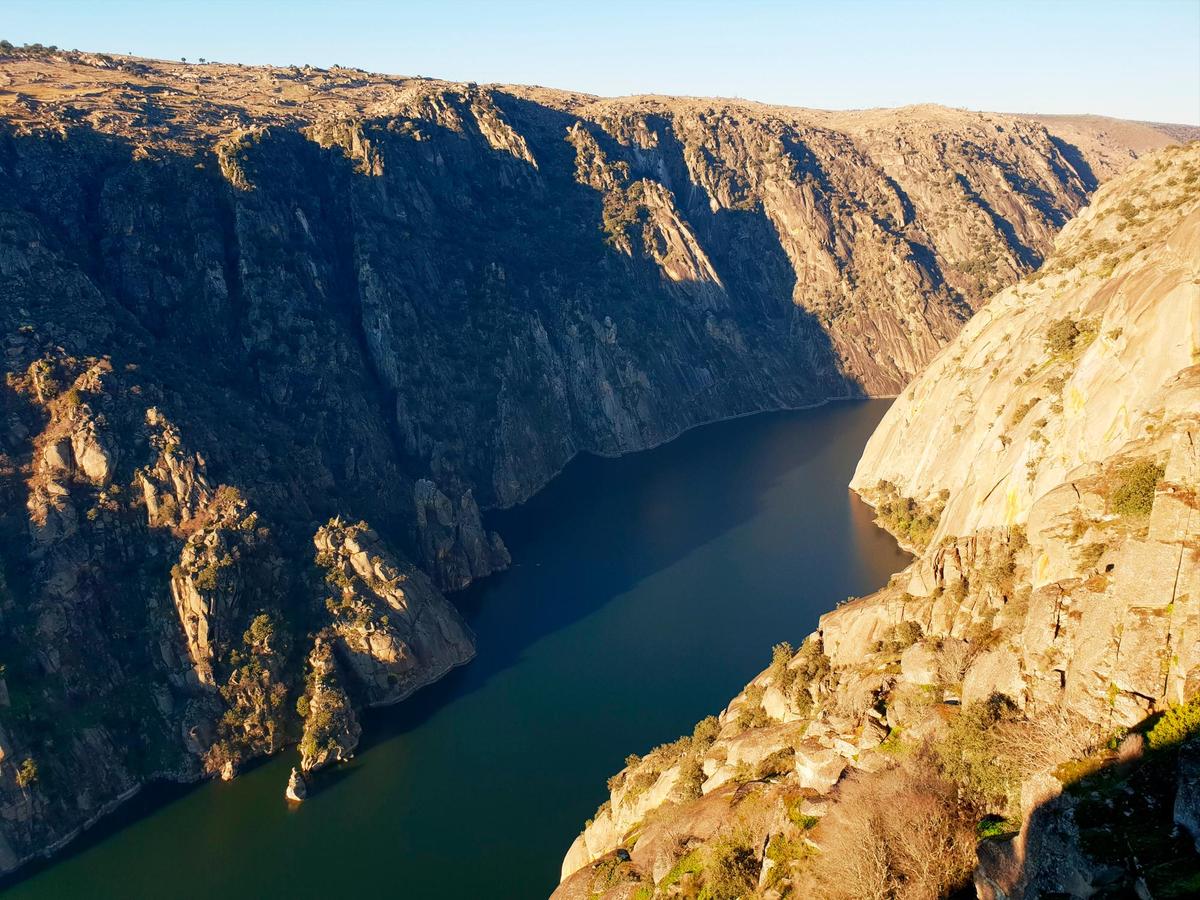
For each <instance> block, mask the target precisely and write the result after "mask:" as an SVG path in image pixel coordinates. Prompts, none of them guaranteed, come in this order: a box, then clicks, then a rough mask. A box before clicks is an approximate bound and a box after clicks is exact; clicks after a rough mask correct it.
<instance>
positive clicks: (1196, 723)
mask: <svg viewBox="0 0 1200 900" xmlns="http://www.w3.org/2000/svg"><path fill="white" fill-rule="evenodd" d="M1197 732H1200V697H1193V698H1192V699H1191V700H1189V701H1188V702H1187V703H1181V704H1179V705H1178V706H1172V707H1171V708H1170V709H1168V710H1167V711H1166V712H1164V713H1163V714H1162V716H1161V717H1160V718H1159V720H1158V721H1157V722H1155V723H1154V725H1153V727H1152V728H1151V729H1150V730H1149V731H1147V732H1146V743H1147V744H1149V745H1150V749H1151V750H1160V749H1162V748H1163V747H1170V746H1172V745H1174V744H1181V743H1183V742H1184V741H1185V740H1187V739H1188V738H1189V737H1191V736H1192V735H1193V734H1196V733H1197Z"/></svg>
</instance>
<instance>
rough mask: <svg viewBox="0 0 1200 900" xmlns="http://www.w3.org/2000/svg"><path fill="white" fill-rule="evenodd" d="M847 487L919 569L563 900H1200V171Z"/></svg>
mask: <svg viewBox="0 0 1200 900" xmlns="http://www.w3.org/2000/svg"><path fill="white" fill-rule="evenodd" d="M853 487H854V488H855V489H856V490H857V491H859V492H860V493H861V494H862V495H863V496H865V497H866V498H868V499H869V500H870V501H871V502H873V503H874V504H875V505H876V508H877V510H878V512H879V521H880V524H882V525H883V526H884V527H887V528H889V529H891V530H892V531H893V532H894V533H895V534H896V535H897V537H898V538H899V539H900V540H901V541H902V542H903V543H904V544H906V545H907V546H909V547H910V548H911V549H912V550H913V551H914V553H915V554H916V559H915V561H914V562H913V563H912V564H911V565H910V566H909V567H908V568H907V569H906V570H905V571H903V572H901V573H898V574H897V575H896V576H894V577H893V578H892V579H891V581H890V583H889V584H888V586H887V587H885V588H884V589H883V590H881V591H879V592H878V593H876V594H874V595H871V596H869V597H864V598H861V599H858V600H853V601H851V602H848V603H846V604H845V605H842V606H840V607H839V608H838V609H836V610H835V611H833V612H830V613H828V614H827V615H825V616H823V617H822V619H821V623H820V628H819V630H818V631H817V632H816V633H815V634H813V635H812V636H810V637H809V638H808V640H807V641H806V642H805V644H804V645H803V647H802V648H800V650H799V651H796V652H795V653H793V652H792V651H791V649H790V648H786V647H780V648H777V649H776V654H775V659H774V661H773V663H772V665H771V667H770V668H769V669H767V670H766V671H765V672H763V673H762V674H761V675H760V676H759V677H758V678H756V679H755V680H754V681H753V682H752V683H751V684H750V685H749V686H748V687H747V688H746V690H745V691H744V692H743V693H742V694H740V695H739V696H738V697H736V698H735V699H734V700H733V701H732V702H731V703H730V705H729V706H728V707H727V708H726V709H725V710H724V711H723V712H722V713H721V715H720V717H719V718H717V719H710V720H706V721H705V722H702V723H700V725H698V726H697V729H696V732H695V733H694V734H693V735H692V736H689V737H685V738H682V739H681V740H680V741H678V742H675V743H674V744H669V745H665V746H663V747H659V748H656V749H655V750H654V751H652V752H651V753H649V754H647V755H646V756H645V757H644V758H638V757H632V758H631V759H630V760H629V765H628V766H627V768H626V769H625V770H623V771H622V772H621V773H619V774H618V775H616V776H614V778H613V779H612V780H611V781H610V783H609V787H610V791H611V797H610V800H609V801H608V802H606V803H605V804H604V806H602V807H601V809H600V810H599V811H598V812H597V814H596V816H595V818H594V820H592V821H590V822H589V823H588V824H587V826H586V827H585V829H584V831H583V833H582V834H581V835H580V836H579V837H578V838H577V839H576V841H575V843H574V844H573V845H572V847H571V849H570V852H569V853H568V854H567V857H566V859H565V860H564V863H563V879H564V881H563V884H562V885H560V887H559V889H558V891H557V892H556V893H555V897H556V898H564V900H565V898H572V897H584V896H601V897H606V898H618V897H621V898H627V897H638V898H650V897H657V896H674V895H676V894H679V895H681V896H694V895H696V892H700V893H699V895H700V896H764V897H783V896H822V897H863V896H878V897H932V896H939V895H941V894H943V893H945V892H946V891H948V890H950V889H951V888H952V887H953V886H954V885H955V884H956V883H959V884H961V883H962V882H963V881H964V880H966V879H967V878H968V876H969V875H971V869H972V867H974V874H973V877H974V882H975V886H976V890H977V893H978V895H979V896H980V897H981V898H988V900H993V898H1035V897H1042V896H1070V897H1091V896H1102V897H1118V896H1121V897H1124V896H1135V895H1136V896H1155V897H1160V896H1188V895H1190V893H1191V892H1194V890H1195V889H1196V886H1197V884H1200V856H1197V854H1196V852H1195V851H1196V849H1197V848H1200V831H1198V830H1197V822H1198V821H1200V820H1198V819H1197V813H1196V810H1197V808H1198V803H1200V794H1198V793H1197V787H1196V785H1197V781H1196V774H1195V773H1196V771H1197V768H1196V758H1197V754H1200V736H1197V733H1198V732H1200V606H1198V605H1197V604H1198V603H1200V503H1198V500H1197V497H1198V492H1200V144H1194V143H1193V144H1191V145H1189V146H1188V147H1187V148H1186V149H1183V148H1169V149H1167V150H1165V151H1162V152H1160V153H1158V154H1156V155H1154V156H1152V157H1148V158H1146V159H1143V160H1141V161H1139V162H1138V163H1136V164H1135V165H1134V166H1132V167H1131V168H1130V170H1129V171H1128V172H1127V173H1125V174H1124V175H1123V176H1121V177H1119V178H1116V179H1114V180H1113V181H1112V182H1110V183H1109V184H1107V185H1105V186H1104V187H1102V188H1101V189H1100V190H1099V191H1098V192H1097V193H1096V195H1095V197H1094V198H1093V202H1092V204H1091V205H1090V206H1089V207H1088V208H1087V209H1086V210H1084V211H1083V212H1082V213H1081V214H1080V216H1079V217H1077V219H1076V220H1075V221H1073V222H1072V223H1070V224H1069V225H1068V226H1067V227H1066V228H1065V229H1064V230H1063V232H1062V234H1061V235H1060V236H1059V238H1058V240H1057V242H1056V246H1055V250H1054V253H1053V254H1052V255H1051V256H1050V258H1049V259H1048V261H1047V262H1046V264H1045V265H1044V266H1043V267H1042V268H1041V269H1040V270H1039V272H1038V273H1037V274H1035V275H1033V276H1030V277H1029V278H1027V279H1025V280H1024V281H1022V282H1021V283H1019V284H1018V285H1016V286H1014V287H1012V288H1008V289H1006V290H1004V291H1002V292H1000V293H999V294H998V295H997V296H996V297H994V298H993V299H992V300H991V301H990V302H989V303H987V304H986V305H984V306H983V307H982V308H981V309H980V311H979V312H978V313H977V314H976V315H975V317H974V318H973V319H972V320H971V321H970V322H969V323H968V324H967V326H966V327H965V328H964V329H963V331H962V332H961V333H960V334H959V336H958V337H957V338H956V339H955V340H954V341H953V342H952V343H951V344H950V346H949V347H947V348H946V349H945V350H943V351H942V352H941V353H940V354H939V355H938V356H937V357H936V358H935V359H934V360H933V361H932V362H931V363H930V365H929V366H928V368H927V369H926V370H925V372H923V373H922V374H921V375H920V376H918V377H917V378H916V379H915V381H914V382H913V383H912V384H911V385H910V386H909V387H908V388H907V389H906V390H905V391H904V392H903V393H902V395H901V396H900V397H899V399H897V401H896V403H895V404H894V405H893V406H892V408H891V409H890V410H889V411H888V413H887V414H886V416H885V417H884V419H883V421H882V422H881V424H880V425H879V427H878V429H877V430H876V432H875V434H874V435H873V437H872V438H871V440H870V442H869V443H868V445H867V447H866V450H865V452H864V454H863V457H862V460H861V461H860V463H859V466H858V469H857V471H856V473H855V476H854V481H853ZM1189 734H1191V735H1192V737H1191V739H1190V742H1188V743H1185V744H1183V745H1182V747H1181V746H1180V741H1186V740H1187V738H1188V735H1189ZM1106 746H1107V747H1108V748H1110V749H1105V747H1106ZM977 826H979V827H977ZM981 834H982V835H995V836H994V837H991V836H989V837H986V838H985V839H984V840H983V841H982V842H981V843H980V844H979V845H978V848H977V849H976V846H975V845H976V841H977V840H978V837H979V835H981ZM689 892H691V893H689ZM705 892H707V893H705Z"/></svg>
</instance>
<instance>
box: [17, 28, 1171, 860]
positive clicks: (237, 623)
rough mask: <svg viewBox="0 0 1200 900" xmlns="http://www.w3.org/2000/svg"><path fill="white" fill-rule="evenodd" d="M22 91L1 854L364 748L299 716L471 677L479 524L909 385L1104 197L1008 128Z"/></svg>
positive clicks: (492, 549)
mask: <svg viewBox="0 0 1200 900" xmlns="http://www.w3.org/2000/svg"><path fill="white" fill-rule="evenodd" d="M0 72H2V73H3V76H4V79H5V82H6V93H5V94H4V95H3V96H0V325H2V327H0V332H2V336H3V342H4V343H3V348H2V350H3V360H4V367H5V372H6V379H5V382H4V385H3V387H0V536H2V540H0V571H3V572H4V573H5V578H4V582H3V587H0V616H2V617H3V628H4V632H5V637H6V644H5V647H6V649H5V659H4V664H5V666H6V670H5V674H4V678H3V682H4V686H5V690H6V691H7V695H8V698H9V704H8V705H7V706H5V707H3V708H2V709H0V724H2V726H3V737H2V738H0V745H2V746H3V748H4V757H3V760H0V868H4V869H7V868H11V867H12V866H14V865H16V864H17V863H18V862H19V861H20V860H22V859H26V858H28V857H29V856H31V855H32V854H36V853H38V852H41V851H43V850H46V849H48V848H52V847H54V846H57V845H59V844H60V843H61V842H62V841H64V840H66V839H69V837H70V836H71V835H73V834H74V833H76V832H77V830H78V829H79V828H80V827H82V826H83V825H84V824H85V823H88V822H90V821H92V820H94V819H95V818H96V817H98V816H99V815H102V814H103V813H104V812H106V811H107V810H109V809H111V808H112V806H113V805H115V804H116V803H119V802H120V801H121V800H122V799H123V798H125V797H127V796H129V795H130V793H131V792H133V791H135V790H137V789H138V787H139V786H140V785H142V784H145V783H146V782H147V781H149V780H152V779H155V778H164V777H166V778H176V779H191V778H196V777H200V776H201V775H203V774H206V773H207V774H220V775H222V776H232V775H234V774H236V772H237V771H238V769H239V767H241V766H243V765H245V764H246V763H247V762H248V761H249V760H251V759H252V758H254V757H256V756H260V755H262V754H266V753H272V752H275V751H277V750H278V749H279V748H281V747H283V746H286V745H288V744H290V743H292V742H295V741H297V740H299V739H302V736H303V735H304V734H309V735H310V736H311V735H312V734H317V733H320V734H321V735H324V737H329V738H330V740H331V741H332V743H330V742H329V741H325V740H324V738H322V741H318V742H316V743H318V744H320V746H322V747H325V748H326V749H325V750H321V751H318V752H316V754H315V755H310V757H309V758H310V761H313V764H314V765H315V764H317V763H316V760H318V759H320V758H322V756H321V754H322V753H325V756H324V757H323V758H324V759H326V760H329V759H336V758H338V757H339V756H345V755H348V754H349V753H350V752H351V750H352V744H353V739H352V738H351V735H352V734H354V733H355V730H354V726H351V725H350V724H349V716H348V714H347V715H346V716H340V714H339V716H332V718H334V719H336V720H338V721H339V722H341V723H342V724H344V725H345V727H342V724H339V725H337V727H334V728H333V729H332V731H329V730H328V729H324V728H323V729H318V731H316V732H314V731H313V729H314V728H315V727H316V726H315V725H314V724H313V722H310V718H311V717H306V718H304V721H301V716H300V715H299V713H298V710H297V701H299V700H300V699H301V698H307V702H308V704H309V711H310V713H311V710H312V706H313V704H314V698H315V703H316V706H317V708H318V710H319V711H320V710H325V711H333V710H340V711H343V712H344V711H346V710H350V711H352V707H353V706H354V703H355V702H367V703H385V702H392V701H394V700H398V699H400V698H402V697H403V696H405V695H406V694H407V693H409V692H410V691H411V690H413V689H415V688H417V687H419V686H420V685H422V684H426V683H428V682H429V681H430V680H432V679H433V678H435V677H437V676H438V675H439V674H441V673H443V672H445V671H446V670H447V669H448V668H449V667H450V666H453V665H457V664H459V663H461V662H463V661H465V660H466V659H467V658H469V656H470V653H471V651H472V643H471V638H470V635H469V633H468V632H467V631H466V629H465V626H464V625H463V623H462V622H461V620H460V619H459V618H458V617H457V615H456V614H455V613H454V611H453V608H452V607H451V606H450V604H449V603H448V602H447V601H446V600H445V598H444V597H443V596H442V595H441V594H440V593H439V590H440V589H451V588H457V587H461V586H463V585H464V584H466V583H467V582H468V581H469V580H470V579H473V578H478V577H481V576H483V575H486V574H487V573H489V572H491V571H494V570H496V569H497V568H498V567H502V566H503V565H505V564H506V562H507V553H506V551H505V550H504V547H503V544H502V542H501V541H500V540H499V539H498V538H497V537H496V536H495V535H493V534H490V533H488V532H487V531H486V530H485V529H484V527H483V525H482V521H481V518H480V514H479V509H480V507H482V508H485V509H486V508H488V507H494V506H504V505H510V504H513V503H517V502H520V501H522V500H524V499H526V498H528V497H529V496H530V495H531V494H532V493H533V492H534V491H536V490H537V489H538V488H539V487H541V486H542V485H544V484H545V483H546V482H547V481H548V480H549V479H550V478H551V477H553V475H554V474H555V473H557V472H558V471H559V470H560V469H561V468H562V466H563V465H564V464H566V463H567V461H568V460H570V459H571V457H572V456H573V455H575V454H576V453H579V452H584V451H591V452H597V453H621V452H627V451H632V450H638V449H642V448H645V447H648V446H651V445H654V444H657V443H660V442H662V441H664V440H667V439H669V438H671V437H673V436H674V435H676V434H678V433H679V432H681V431H682V430H684V429H686V428H688V427H691V426H693V425H696V424H698V423H700V422H704V421H709V420H713V419H718V418H722V417H727V416H732V415H738V414H743V413H748V412H753V411H757V410H763V409H776V408H780V407H785V406H799V405H806V404H811V403H815V402H820V401H822V400H825V399H828V398H830V397H843V396H856V395H862V394H864V393H873V394H879V393H884V394H890V393H894V392H896V391H898V390H900V389H901V387H902V386H903V384H904V383H905V382H906V381H907V380H908V378H909V377H910V376H911V375H912V374H913V373H915V372H916V371H917V370H918V369H919V368H920V366H921V365H922V364H923V363H924V362H925V361H926V360H928V359H929V358H930V357H931V356H932V355H933V354H935V353H936V352H937V350H938V349H939V348H940V347H941V346H942V345H943V344H944V343H945V342H946V341H948V340H949V339H950V338H951V337H952V336H953V335H954V333H955V332H956V331H957V330H958V329H959V327H960V326H961V324H962V322H963V321H964V319H965V318H966V317H967V315H968V313H969V312H970V310H971V309H972V308H974V307H975V306H977V305H979V303H980V302H981V301H982V300H983V299H984V298H985V297H986V296H987V295H988V294H989V293H991V292H992V290H993V289H994V288H996V287H1000V286H1003V285H1005V284H1009V283H1011V282H1012V281H1014V280H1015V279H1016V278H1017V277H1018V276H1019V275H1021V274H1022V273H1024V272H1027V271H1028V270H1029V269H1030V268H1032V267H1033V266H1035V265H1036V264H1037V262H1038V261H1039V260H1040V259H1041V257H1042V256H1043V255H1044V254H1045V253H1046V252H1047V250H1048V249H1049V247H1050V243H1051V240H1052V238H1053V235H1054V233H1055V232H1056V231H1057V230H1058V229H1059V228H1060V227H1061V226H1062V225H1063V223H1064V222H1066V221H1067V219H1068V218H1069V217H1071V216H1072V215H1073V214H1074V213H1075V212H1076V211H1077V210H1078V209H1079V208H1080V207H1081V205H1082V204H1083V203H1084V202H1085V201H1086V198H1087V196H1088V195H1089V193H1090V192H1091V191H1092V190H1093V189H1094V188H1095V187H1096V175H1095V173H1094V172H1093V171H1091V170H1092V169H1093V168H1094V167H1093V166H1090V165H1089V164H1088V163H1087V159H1088V158H1089V154H1093V153H1094V152H1095V151H1094V150H1092V149H1083V150H1078V151H1076V150H1073V149H1072V147H1073V146H1074V145H1070V144H1069V141H1064V139H1062V138H1058V137H1056V135H1055V134H1054V133H1053V131H1051V130H1048V129H1047V127H1046V126H1044V125H1042V124H1039V123H1037V122H1034V121H1031V120H1029V119H1026V118H1023V117H1020V116H1001V115H990V114H977V113H968V112H964V111H954V110H945V109H939V108H931V107H920V108H910V109H905V110H898V111H876V112H871V113H853V114H841V113H822V112H816V111H800V110H789V109H782V108H776V107H767V106H761V105H757V104H750V103H735V102H727V101H702V100H687V101H684V100H674V99H670V98H632V99H627V100H620V101H609V100H603V99H600V98H595V97H587V96H584V95H579V94H571V93H566V92H554V91H544V90H541V89H532V88H528V89H527V88H519V87H509V88H501V87H479V86H475V85H462V84H451V83H445V82H437V81H431V80H426V79H405V78H388V77H384V76H368V75H367V74H366V73H362V72H358V71H355V70H348V69H341V68H334V69H331V70H319V69H313V68H303V69H301V68H288V69H283V68H252V67H235V66H221V65H211V66H205V67H202V68H197V67H190V66H185V65H176V64H172V63H166V62H154V61H139V60H131V59H127V58H114V57H108V56H105V55H102V54H86V53H57V52H45V53H40V54H34V53H29V52H23V51H13V52H8V51H6V52H5V53H4V54H3V55H0ZM235 98H236V99H235ZM1138 135H1139V136H1140V137H1139V140H1142V141H1148V142H1149V143H1153V142H1154V141H1160V142H1164V143H1165V142H1169V141H1170V140H1171V139H1170V138H1169V137H1167V136H1166V135H1164V134H1163V133H1161V132H1158V131H1155V130H1154V129H1144V130H1141V131H1138ZM1105 140H1108V141H1109V144H1105V145H1104V146H1110V145H1111V140H1112V139H1108V138H1106V139H1105ZM1139 146H1140V145H1139ZM1113 158H1114V159H1115V158H1116V157H1115V156H1114V157H1113ZM1113 168H1114V170H1115V168H1116V166H1115V164H1114V166H1113ZM1096 171H1099V170H1098V169H1097V170H1096ZM1106 171H1107V170H1106ZM339 516H344V517H345V518H344V519H336V517H339ZM331 519H336V521H335V524H334V525H333V526H324V525H323V524H322V523H327V522H329V521H330V520H331ZM359 520H363V521H368V522H371V523H372V525H373V526H374V528H375V529H377V532H371V531H365V530H357V531H356V529H355V528H348V527H347V526H345V525H342V524H337V522H342V521H345V522H356V521H359ZM351 532H354V533H353V534H351ZM314 534H316V535H317V539H318V546H319V548H320V553H321V554H323V556H322V559H321V560H320V563H319V565H314V563H313V540H314ZM1147 540H1149V541H1154V540H1156V539H1155V538H1154V537H1153V535H1151V536H1149V537H1148V538H1147ZM1147 552H1151V553H1152V552H1155V551H1154V549H1153V548H1151V549H1149V550H1148V551H1147ZM417 566H420V567H422V568H423V569H424V571H421V570H420V569H418V568H417ZM326 576H329V577H330V578H331V579H332V584H331V585H330V584H329V583H327V582H325V581H324V578H325V577H326ZM327 587H331V588H332V589H331V590H329V591H327ZM325 599H328V600H329V601H331V602H330V603H329V604H327V605H324V606H323V605H322V602H321V601H322V600H325ZM326 629H328V631H326ZM314 633H316V634H321V635H324V637H323V638H322V640H327V643H328V650H329V653H330V654H331V658H332V659H333V661H334V665H335V668H333V669H328V668H325V669H323V671H326V672H327V675H328V676H329V677H324V678H323V679H321V686H320V690H317V687H318V685H316V684H314V685H311V686H310V685H308V676H309V674H311V672H313V671H316V668H317V666H316V665H315V663H314V662H313V661H312V658H313V653H314V652H316V648H315V647H314V644H313V638H312V635H313V634H314ZM321 658H322V659H324V651H322V655H321ZM306 661H307V663H306ZM306 664H307V667H308V668H307V670H306ZM321 665H322V666H324V665H325V663H323V662H322V664H321ZM338 667H340V668H338ZM338 673H340V674H338ZM1142 674H1145V673H1142ZM334 682H336V683H337V684H338V685H340V688H339V689H338V690H336V691H335V690H333V688H332V687H331V685H332V684H333V683H334ZM1130 688H1131V689H1132V690H1138V689H1139V688H1138V687H1137V686H1136V685H1134V684H1133V683H1132V681H1131V682H1130ZM772 697H773V695H772ZM772 702H774V703H778V701H777V700H772ZM302 705H303V704H301V706H302ZM771 708H772V709H775V708H776V706H772V707H771ZM323 718H324V713H323V712H322V713H321V714H320V715H319V716H318V717H317V720H316V724H320V721H321V720H322V719H323ZM870 739H871V738H870V736H867V737H865V738H864V740H867V741H869V740H870ZM331 747H333V748H334V749H330V748H331ZM823 749H826V750H827V749H829V747H823ZM747 753H749V749H748V748H747ZM26 760H28V761H29V767H26V766H25V762H26ZM749 764H750V763H749V762H747V765H749ZM818 768H819V767H818ZM715 771H718V770H714V772H715ZM821 771H824V770H821ZM22 772H24V773H25V774H22ZM692 774H693V775H694V772H693V773H692ZM727 774H728V773H723V774H722V775H721V777H722V778H724V777H726V775H727ZM811 777H812V778H813V779H816V780H818V781H819V780H820V777H822V776H820V774H819V772H818V771H817V768H814V769H813V771H812V773H811ZM690 783H691V782H690V781H689V784H690ZM722 790H724V789H722Z"/></svg>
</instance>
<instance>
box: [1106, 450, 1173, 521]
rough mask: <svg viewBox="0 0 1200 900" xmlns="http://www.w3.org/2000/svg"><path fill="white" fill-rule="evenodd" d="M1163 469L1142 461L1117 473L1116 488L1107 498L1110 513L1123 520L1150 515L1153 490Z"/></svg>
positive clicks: (1144, 460)
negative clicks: (1110, 509)
mask: <svg viewBox="0 0 1200 900" xmlns="http://www.w3.org/2000/svg"><path fill="white" fill-rule="evenodd" d="M1163 471H1164V469H1163V467H1162V466H1160V465H1158V464H1157V463H1155V462H1153V461H1152V460H1148V459H1143V460H1140V461H1138V462H1135V463H1132V464H1130V465H1128V466H1125V467H1124V468H1122V469H1120V470H1119V471H1118V472H1117V486H1116V487H1115V488H1114V489H1113V492H1112V495H1111V497H1110V498H1109V506H1110V507H1111V508H1112V511H1113V512H1115V513H1116V514H1117V515H1119V516H1123V517H1125V518H1130V519H1137V518H1144V517H1145V516H1148V515H1150V510H1151V508H1152V507H1153V506H1154V489H1155V488H1156V487H1157V486H1158V483H1159V481H1161V480H1162V477H1163Z"/></svg>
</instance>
